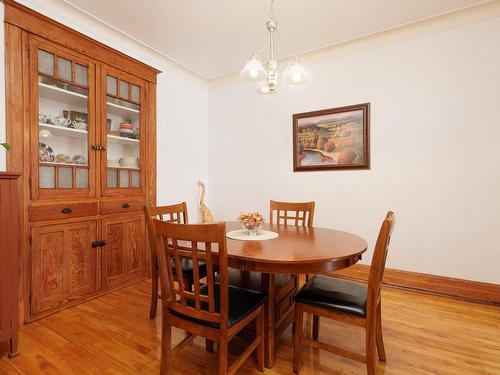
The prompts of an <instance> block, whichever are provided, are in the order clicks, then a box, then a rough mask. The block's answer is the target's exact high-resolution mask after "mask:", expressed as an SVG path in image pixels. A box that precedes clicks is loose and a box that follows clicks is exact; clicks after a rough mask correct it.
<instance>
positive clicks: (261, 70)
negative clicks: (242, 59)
mask: <svg viewBox="0 0 500 375" xmlns="http://www.w3.org/2000/svg"><path fill="white" fill-rule="evenodd" d="M266 27H267V30H268V32H269V45H266V46H264V48H262V50H261V51H259V52H258V53H257V52H253V54H252V57H251V58H250V60H248V61H247V63H246V64H245V67H244V68H243V69H242V70H241V72H240V78H241V79H242V80H244V81H261V82H260V83H259V85H258V86H257V87H256V88H255V91H256V92H257V93H259V94H272V93H274V92H276V88H277V86H278V79H282V80H283V82H284V83H285V84H287V85H291V86H298V85H302V84H304V83H306V81H307V78H308V77H307V74H306V72H305V69H304V67H303V66H302V64H301V63H300V61H299V58H298V57H297V56H295V57H294V59H293V61H292V62H291V63H289V64H288V66H287V67H286V69H285V71H284V72H282V73H279V72H278V62H277V61H276V59H275V51H274V47H275V40H274V38H275V34H276V33H277V29H278V21H276V19H275V17H274V0H271V9H270V12H269V18H268V20H267V22H266ZM266 47H269V59H268V60H267V62H266V64H265V66H264V65H263V64H262V62H261V61H260V59H259V56H258V55H259V53H260V52H262V51H263V50H264V49H265V48H266Z"/></svg>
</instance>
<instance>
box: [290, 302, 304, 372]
mask: <svg viewBox="0 0 500 375" xmlns="http://www.w3.org/2000/svg"><path fill="white" fill-rule="evenodd" d="M303 319H304V314H303V312H302V304H300V303H295V327H294V330H293V372H294V373H296V374H298V373H299V372H300V367H301V365H302V332H303V330H304V327H303V325H304V322H303Z"/></svg>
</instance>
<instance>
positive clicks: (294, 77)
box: [283, 59, 308, 86]
mask: <svg viewBox="0 0 500 375" xmlns="http://www.w3.org/2000/svg"><path fill="white" fill-rule="evenodd" d="M283 81H284V82H285V83H286V84H287V85H292V86H298V85H302V84H304V83H306V82H307V81H308V75H307V72H306V71H305V69H304V67H303V66H302V64H301V63H300V61H299V60H298V59H297V60H295V61H294V62H293V63H291V64H290V65H289V66H288V68H287V71H286V73H285V75H284V77H283Z"/></svg>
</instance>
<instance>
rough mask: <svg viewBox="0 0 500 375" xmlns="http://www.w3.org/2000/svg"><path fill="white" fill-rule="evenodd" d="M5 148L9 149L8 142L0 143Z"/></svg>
mask: <svg viewBox="0 0 500 375" xmlns="http://www.w3.org/2000/svg"><path fill="white" fill-rule="evenodd" d="M0 145H2V146H3V147H4V148H5V149H6V150H10V145H9V144H8V143H0Z"/></svg>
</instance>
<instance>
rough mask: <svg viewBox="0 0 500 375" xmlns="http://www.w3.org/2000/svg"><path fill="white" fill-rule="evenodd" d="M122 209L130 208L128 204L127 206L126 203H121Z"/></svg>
mask: <svg viewBox="0 0 500 375" xmlns="http://www.w3.org/2000/svg"><path fill="white" fill-rule="evenodd" d="M122 207H123V208H130V204H128V203H123V204H122Z"/></svg>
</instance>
